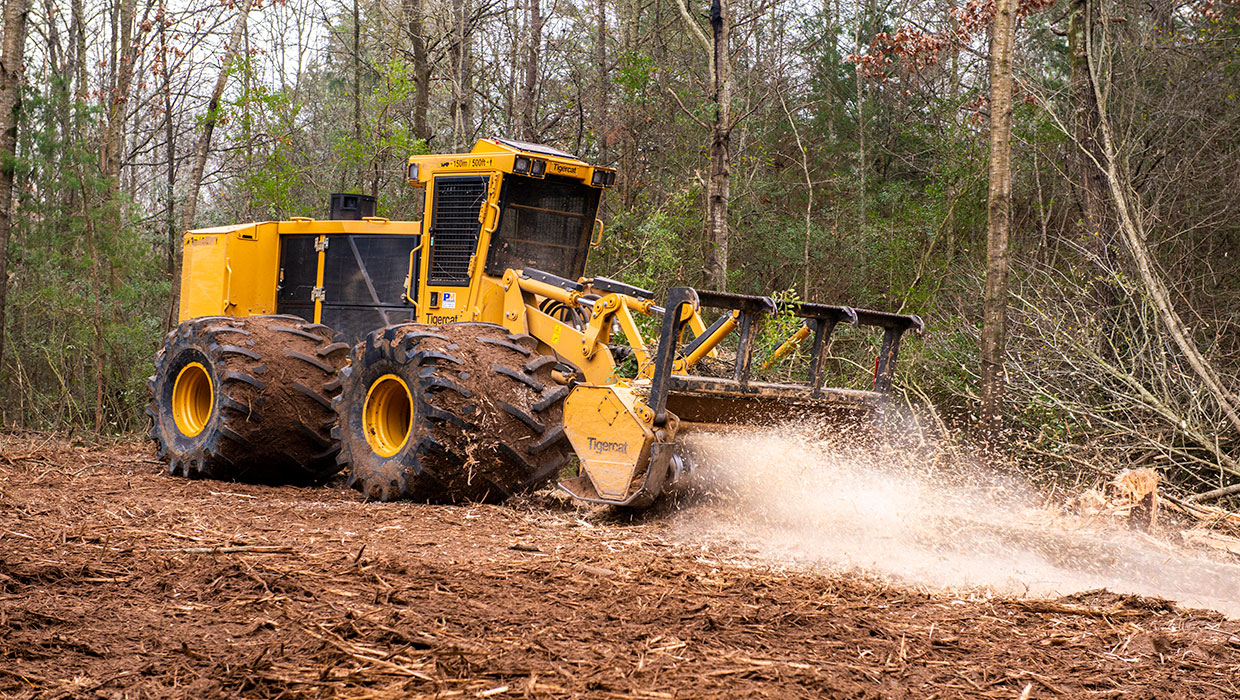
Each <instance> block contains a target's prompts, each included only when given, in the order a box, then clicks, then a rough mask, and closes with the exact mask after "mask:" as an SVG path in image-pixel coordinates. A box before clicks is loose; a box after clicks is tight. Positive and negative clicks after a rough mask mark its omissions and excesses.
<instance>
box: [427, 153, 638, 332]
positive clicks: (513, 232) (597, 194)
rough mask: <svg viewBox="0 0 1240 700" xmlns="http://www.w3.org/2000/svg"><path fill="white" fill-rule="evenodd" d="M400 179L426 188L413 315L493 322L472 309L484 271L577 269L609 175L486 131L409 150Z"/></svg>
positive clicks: (481, 292) (571, 275) (479, 302)
mask: <svg viewBox="0 0 1240 700" xmlns="http://www.w3.org/2000/svg"><path fill="white" fill-rule="evenodd" d="M408 179H409V182H410V184H412V185H414V186H415V187H425V188H426V199H425V208H424V212H425V216H424V218H423V221H424V229H423V235H424V239H423V241H424V244H423V246H422V247H421V250H420V251H419V259H418V262H419V263H421V264H422V266H423V269H424V270H425V275H421V276H416V275H415V276H414V277H415V278H416V279H421V280H425V284H424V285H422V286H421V288H419V289H418V290H417V304H418V307H419V314H418V315H419V318H420V320H423V321H427V322H431V323H446V322H450V321H460V320H471V319H473V320H488V321H498V319H492V318H490V317H489V316H490V314H487V313H485V311H484V312H483V314H482V316H483V317H482V318H477V317H476V314H474V313H473V310H474V309H482V308H484V307H486V306H487V305H486V304H485V303H483V299H482V297H484V296H486V295H487V294H488V293H489V291H490V290H491V289H492V288H493V286H494V285H493V284H484V281H483V277H484V276H485V277H489V278H499V277H502V276H503V274H504V272H505V270H509V269H513V270H524V269H531V270H539V271H541V272H545V273H550V274H552V275H555V276H557V277H562V278H565V279H569V280H576V279H578V278H580V277H582V276H583V275H584V274H585V268H586V258H587V255H588V252H589V249H590V244H591V238H592V237H593V234H594V232H595V231H596V230H598V228H599V227H600V224H599V223H598V220H597V219H598V209H599V201H600V199H601V195H602V191H603V190H604V189H606V188H609V187H611V186H613V185H614V184H615V179H616V173H615V171H614V170H610V169H607V168H599V167H593V166H591V165H589V164H587V163H585V162H584V161H581V160H579V159H578V158H576V157H575V156H573V155H571V154H569V153H565V152H564V151H560V150H557V149H555V148H550V147H548V146H543V145H539V144H532V143H526V142H523V141H513V140H509V139H500V138H493V139H482V140H480V141H478V143H477V144H476V145H475V146H474V148H473V150H472V151H470V152H469V153H466V154H452V155H431V156H414V157H412V158H410V159H409V171H408ZM423 256H424V257H425V258H426V259H425V260H424V261H423V260H422V257H423ZM480 273H481V274H480ZM411 292H412V290H411Z"/></svg>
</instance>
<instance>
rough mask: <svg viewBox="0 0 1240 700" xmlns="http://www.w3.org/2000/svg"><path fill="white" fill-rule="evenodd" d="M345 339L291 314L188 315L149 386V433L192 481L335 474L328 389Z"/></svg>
mask: <svg viewBox="0 0 1240 700" xmlns="http://www.w3.org/2000/svg"><path fill="white" fill-rule="evenodd" d="M347 351H348V345H346V344H344V343H335V342H332V332H331V329H329V328H328V327H326V326H323V325H321V324H316V323H309V322H307V321H305V320H303V319H301V318H298V317H296V316H250V317H246V318H231V317H225V316H217V317H208V318H197V319H191V320H189V321H186V322H184V323H182V324H181V325H179V326H177V328H176V329H175V330H173V331H172V332H171V333H169V334H168V336H167V339H166V341H165V344H164V348H163V349H162V350H160V352H159V354H158V355H156V358H155V374H154V376H152V377H151V379H150V382H149V387H150V391H151V401H150V403H149V405H148V406H147V411H146V412H147V415H148V416H150V418H151V431H150V437H151V439H152V440H154V441H155V445H156V447H157V449H158V451H159V457H160V458H161V459H163V460H165V461H166V462H167V464H168V471H169V472H170V473H172V474H174V475H177V476H185V477H190V478H199V477H207V478H213V479H233V480H239V481H251V482H260V483H313V482H318V481H322V480H324V479H326V478H327V477H329V476H331V475H332V474H334V473H336V472H337V471H339V466H338V465H337V463H336V453H337V452H338V451H339V449H338V447H337V445H336V442H335V441H334V440H333V439H332V437H331V428H332V426H333V424H334V423H335V413H333V412H332V410H331V399H332V397H333V396H334V391H335V390H333V389H332V388H330V387H329V386H328V384H329V383H331V382H334V380H335V378H336V372H337V371H338V370H339V368H340V366H341V365H343V364H344V361H345V356H346V354H347Z"/></svg>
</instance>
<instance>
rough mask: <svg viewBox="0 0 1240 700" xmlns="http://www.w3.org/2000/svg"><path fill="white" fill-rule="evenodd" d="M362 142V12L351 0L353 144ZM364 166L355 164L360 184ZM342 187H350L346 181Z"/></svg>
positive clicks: (357, 145)
mask: <svg viewBox="0 0 1240 700" xmlns="http://www.w3.org/2000/svg"><path fill="white" fill-rule="evenodd" d="M361 144H362V13H361V8H360V7H359V6H358V0H353V145H354V148H360V147H361ZM365 168H366V166H365V165H364V164H363V163H361V162H359V163H358V164H357V181H356V182H355V186H360V185H361V184H362V180H363V179H365V177H366V173H365ZM342 189H352V188H350V187H349V185H348V183H345V186H344V187H343V188H342Z"/></svg>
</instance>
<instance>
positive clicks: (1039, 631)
mask: <svg viewBox="0 0 1240 700" xmlns="http://www.w3.org/2000/svg"><path fill="white" fill-rule="evenodd" d="M668 530H669V529H668V527H667V526H666V523H665V522H664V518H661V517H659V516H657V515H656V516H654V517H646V518H641V519H638V520H636V521H627V520H626V519H624V518H618V517H615V516H614V515H613V514H610V513H606V512H602V511H600V510H598V509H591V508H578V507H576V506H574V505H572V504H569V503H565V502H564V501H562V500H560V499H558V498H555V497H553V496H550V495H546V494H543V495H538V496H535V497H531V498H529V499H526V500H523V501H521V502H518V503H514V504H509V505H506V506H482V505H480V506H467V507H451V506H427V505H419V504H411V503H394V504H379V503H365V502H363V500H362V499H361V497H360V496H359V495H358V494H356V493H354V492H352V491H349V490H346V489H344V488H342V487H339V486H338V485H337V486H334V487H328V488H294V487H265V486H252V485H246V484H234V483H222V482H212V481H185V480H181V479H175V478H172V477H169V476H166V475H165V474H164V472H163V469H162V467H161V465H160V464H159V463H158V462H157V461H156V460H155V459H154V456H153V454H152V453H151V451H150V450H149V449H148V448H147V446H146V445H145V444H142V443H137V442H117V443H115V444H109V445H81V444H79V445H74V444H72V443H70V442H68V441H66V440H64V439H63V438H56V437H51V436H40V435H29V434H25V435H9V436H0V696H4V697H11V698H39V699H47V700H51V699H53V698H55V699H61V698H109V699H111V698H116V699H120V698H276V697H280V698H328V697H331V698H336V697H339V698H398V697H399V698H405V697H427V698H430V697H443V698H447V697H463V698H515V697H522V698H539V697H548V698H549V697H587V698H725V697H726V698H740V697H750V698H763V697H771V698H776V697H777V698H798V697H804V698H823V697H827V698H919V699H930V698H1060V697H1062V698H1112V697H1114V698H1118V697H1123V698H1165V697H1181V698H1235V697H1240V623H1238V622H1236V621H1230V620H1227V619H1225V618H1224V617H1223V616H1222V615H1220V614H1218V613H1213V612H1203V611H1193V610H1182V609H1179V608H1177V607H1176V606H1174V605H1172V604H1170V603H1168V602H1167V601H1163V600H1160V599H1154V598H1141V597H1136V596H1124V595H1116V594H1112V593H1109V592H1106V591H1092V592H1089V593H1084V594H1078V595H1076V596H1070V597H1067V598H1061V599H1058V600H1036V599H1006V598H1001V597H994V596H990V595H985V594H983V593H981V592H974V593H953V592H941V591H931V590H921V589H916V588H911V587H908V586H903V585H896V584H893V583H890V582H885V581H882V580H877V579H873V578H868V577H865V576H860V575H842V574H824V573H820V572H813V571H806V570H802V569H795V568H788V567H781V566H776V565H768V564H763V563H761V562H755V561H752V560H746V559H744V558H738V557H735V556H732V554H731V553H729V552H728V551H725V550H723V549H721V548H720V547H721V546H722V545H712V544H710V543H704V542H687V541H683V540H678V539H676V538H674V537H671V536H670V534H669V531H668Z"/></svg>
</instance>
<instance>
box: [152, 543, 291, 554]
mask: <svg viewBox="0 0 1240 700" xmlns="http://www.w3.org/2000/svg"><path fill="white" fill-rule="evenodd" d="M155 551H156V552H180V553H183V554H240V553H243V552H248V553H251V554H292V553H293V548H292V547H290V546H289V545H272V546H269V545H239V546H233V547H182V548H180V549H156V550H155Z"/></svg>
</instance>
